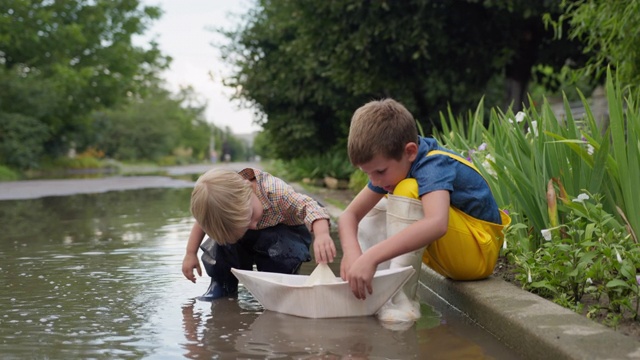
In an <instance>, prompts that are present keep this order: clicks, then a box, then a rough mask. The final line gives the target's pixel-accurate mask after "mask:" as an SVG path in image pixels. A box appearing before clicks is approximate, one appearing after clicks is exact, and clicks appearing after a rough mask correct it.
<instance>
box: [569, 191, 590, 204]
mask: <svg viewBox="0 0 640 360" xmlns="http://www.w3.org/2000/svg"><path fill="white" fill-rule="evenodd" d="M585 200H589V195H587V194H585V193H581V194H580V195H578V197H577V198H575V199H573V200H571V201H573V202H579V203H583V202H584V201H585Z"/></svg>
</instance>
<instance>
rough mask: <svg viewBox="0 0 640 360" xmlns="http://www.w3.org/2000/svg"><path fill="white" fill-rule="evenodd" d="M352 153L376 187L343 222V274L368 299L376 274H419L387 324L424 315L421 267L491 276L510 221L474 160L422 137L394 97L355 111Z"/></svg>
mask: <svg viewBox="0 0 640 360" xmlns="http://www.w3.org/2000/svg"><path fill="white" fill-rule="evenodd" d="M348 153H349V158H350V160H351V163H352V164H353V165H354V166H357V167H359V168H360V169H361V170H362V171H364V172H365V173H366V174H367V176H368V177H369V183H368V185H367V186H366V187H365V188H364V189H362V191H360V193H358V195H357V196H356V197H355V198H354V199H353V201H352V202H351V203H350V204H349V206H348V207H347V209H346V210H345V211H344V212H343V213H342V215H341V216H340V218H339V220H338V230H339V235H340V242H341V244H342V250H343V259H342V263H341V266H340V276H341V277H342V278H343V279H344V280H346V281H348V282H349V284H350V287H351V290H352V291H353V293H354V295H355V296H356V297H357V298H360V299H364V298H365V297H366V296H367V295H368V294H372V293H373V291H375V289H372V287H371V280H372V278H373V275H374V273H375V271H376V270H378V269H382V268H388V267H391V268H393V267H403V266H408V265H410V266H413V267H414V269H415V270H416V274H415V275H414V276H413V277H412V278H411V279H410V280H409V281H408V282H407V283H406V284H405V286H404V288H403V291H401V292H398V293H397V294H396V296H394V297H393V298H392V299H391V300H390V301H389V302H388V303H387V304H386V305H385V306H383V308H382V309H381V310H380V311H379V313H378V317H379V318H380V319H381V320H388V321H408V320H416V319H417V318H419V317H420V311H419V304H418V302H417V301H416V300H417V299H416V289H417V282H418V276H417V274H419V272H420V267H421V262H424V263H425V264H427V265H428V266H429V267H431V268H432V269H433V270H435V271H436V272H438V273H440V274H442V275H443V276H445V277H448V278H451V279H454V280H476V279H482V278H485V277H487V276H489V275H491V273H492V272H493V268H494V266H495V263H496V261H497V258H498V254H499V252H500V248H501V246H502V242H503V240H504V235H503V233H502V229H503V228H504V227H505V226H506V225H508V224H509V223H510V219H509V217H508V216H507V215H506V214H505V213H504V212H502V211H500V210H499V209H498V205H497V203H496V201H495V199H494V197H493V195H492V194H491V189H490V188H489V186H488V184H487V182H486V181H485V179H484V178H483V177H482V175H480V173H479V172H478V171H477V169H475V167H474V166H473V165H472V164H471V163H470V162H468V161H466V160H465V159H463V158H462V157H460V156H459V155H457V154H455V153H453V152H451V151H450V150H447V149H444V148H442V147H441V146H439V145H438V143H437V142H436V140H435V139H432V138H423V137H420V136H418V132H417V128H416V122H415V120H414V119H413V116H412V115H411V113H410V112H409V111H408V110H407V109H406V108H405V107H404V106H403V105H402V104H400V103H398V102H397V101H395V100H392V99H385V100H380V101H371V102H369V103H367V104H365V105H364V106H362V107H360V108H359V109H357V110H356V111H355V113H354V114H353V117H352V119H351V126H350V129H349V138H348Z"/></svg>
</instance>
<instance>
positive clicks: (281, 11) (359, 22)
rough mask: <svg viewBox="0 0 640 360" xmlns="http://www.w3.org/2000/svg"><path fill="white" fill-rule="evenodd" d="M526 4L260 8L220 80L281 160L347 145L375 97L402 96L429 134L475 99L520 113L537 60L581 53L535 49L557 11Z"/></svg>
mask: <svg viewBox="0 0 640 360" xmlns="http://www.w3.org/2000/svg"><path fill="white" fill-rule="evenodd" d="M529 3H530V2H525V1H508V0H504V1H490V0H486V1H479V0H475V1H474V0H468V1H434V0H407V1H402V2H391V1H376V2H370V1H364V0H345V1H340V2H336V1H293V0H281V1H268V0H262V1H258V2H257V3H256V7H255V8H254V9H252V10H251V11H250V12H249V13H248V15H247V17H246V18H245V20H246V24H245V25H244V26H243V27H240V28H238V29H236V30H234V31H227V32H225V34H226V35H227V37H228V38H229V39H230V44H229V45H228V46H227V47H225V48H224V49H223V56H224V58H225V59H226V60H227V61H228V62H229V63H231V64H233V65H234V66H235V69H236V73H235V75H234V76H232V77H231V78H229V79H228V80H227V82H226V84H227V85H228V86H230V87H232V88H233V89H235V90H236V93H235V97H236V98H239V99H242V100H244V101H245V102H246V103H247V104H248V105H250V106H253V107H254V108H256V109H257V110H258V112H259V113H262V117H261V118H260V123H261V125H262V127H263V128H264V129H265V131H266V132H267V133H268V137H269V138H270V139H271V140H272V141H273V147H274V152H275V155H276V156H277V157H280V158H284V159H287V158H292V157H298V156H305V155H308V154H318V153H322V152H325V151H327V150H328V149H332V148H343V147H344V140H345V139H346V135H347V131H348V125H349V120H350V116H351V114H352V112H353V111H354V110H355V109H356V108H357V107H359V106H360V105H362V104H363V103H365V102H367V101H369V100H371V99H375V98H382V97H394V98H396V99H397V100H399V101H401V102H402V103H404V104H405V105H406V106H407V107H408V108H409V110H410V111H411V112H412V113H413V114H414V116H415V117H416V118H417V119H418V120H419V121H420V122H421V124H422V125H423V127H424V128H425V129H426V132H427V133H429V132H430V129H431V127H432V126H438V122H439V121H438V118H439V117H438V114H439V113H440V112H441V111H446V110H447V108H448V107H450V108H451V109H452V111H453V112H454V113H461V112H464V111H466V110H467V109H469V108H475V106H476V104H477V102H478V101H479V100H480V98H481V97H482V96H486V98H487V99H486V102H487V104H488V105H489V106H493V105H504V104H505V103H507V104H513V106H514V107H515V108H516V109H517V108H519V107H520V106H521V105H522V102H523V99H524V89H526V87H527V83H528V81H529V79H530V78H531V69H532V67H533V66H534V65H535V64H539V63H549V64H550V65H551V66H553V67H557V68H559V67H560V66H561V65H562V64H564V63H565V62H566V60H567V58H568V56H569V55H575V54H578V55H579V54H581V51H580V49H579V48H577V47H576V46H568V45H567V44H564V46H563V49H564V51H563V52H562V54H560V55H558V54H555V55H554V56H547V54H545V52H544V51H541V50H542V49H543V48H544V47H545V46H546V45H547V44H548V43H549V42H550V41H551V39H552V38H553V33H552V31H551V30H545V29H544V25H543V23H542V14H543V13H544V12H551V13H553V14H555V15H559V7H558V6H557V4H556V3H555V2H552V1H549V2H546V1H545V2H534V3H532V4H529ZM505 78H506V79H508V80H509V81H505ZM505 83H507V84H508V85H509V86H508V87H507V86H505V85H504V84H505ZM499 84H502V86H501V87H500V89H497V87H496V85H499ZM505 93H508V94H509V97H508V100H507V101H505V95H504V94H505Z"/></svg>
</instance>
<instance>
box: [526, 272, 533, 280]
mask: <svg viewBox="0 0 640 360" xmlns="http://www.w3.org/2000/svg"><path fill="white" fill-rule="evenodd" d="M532 281H533V280H532V279H531V269H527V282H529V283H530V282H532Z"/></svg>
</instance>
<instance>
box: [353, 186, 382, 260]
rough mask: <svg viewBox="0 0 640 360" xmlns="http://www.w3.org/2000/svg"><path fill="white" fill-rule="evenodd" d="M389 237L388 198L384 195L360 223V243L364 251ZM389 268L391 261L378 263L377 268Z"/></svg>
mask: <svg viewBox="0 0 640 360" xmlns="http://www.w3.org/2000/svg"><path fill="white" fill-rule="evenodd" d="M386 238H387V198H386V197H383V198H382V199H380V201H379V202H378V203H377V204H376V206H374V207H373V209H371V210H370V211H369V213H367V215H365V217H364V218H362V220H360V223H359V224H358V244H360V249H361V250H362V252H363V253H364V252H365V251H367V250H369V249H370V248H371V247H372V246H373V245H375V244H378V243H380V242H382V241H383V240H385V239H386ZM388 268H389V261H385V262H383V263H380V264H378V267H377V269H376V270H384V269H388Z"/></svg>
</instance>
